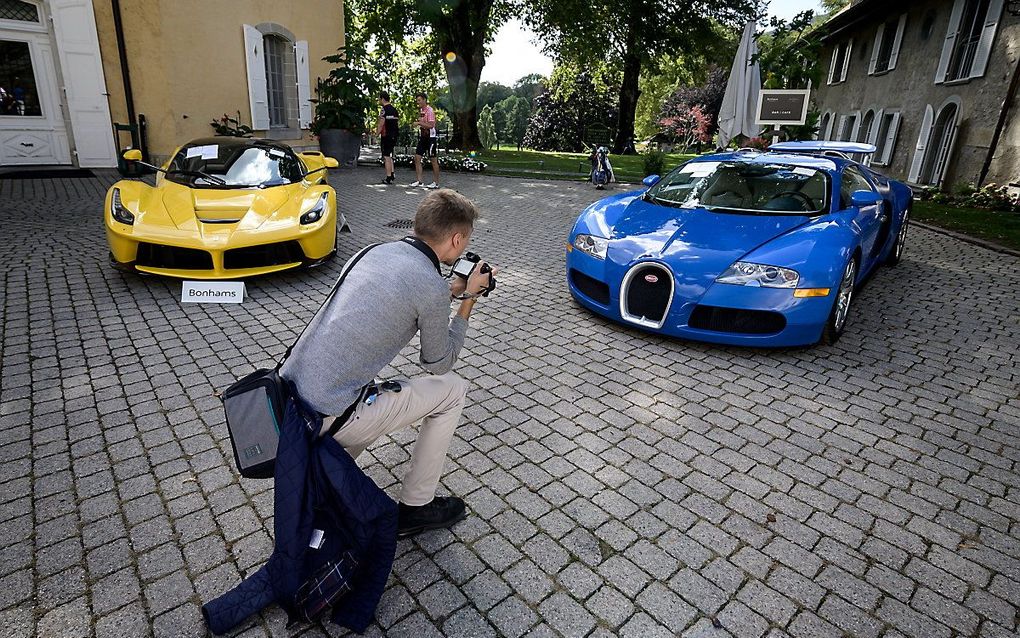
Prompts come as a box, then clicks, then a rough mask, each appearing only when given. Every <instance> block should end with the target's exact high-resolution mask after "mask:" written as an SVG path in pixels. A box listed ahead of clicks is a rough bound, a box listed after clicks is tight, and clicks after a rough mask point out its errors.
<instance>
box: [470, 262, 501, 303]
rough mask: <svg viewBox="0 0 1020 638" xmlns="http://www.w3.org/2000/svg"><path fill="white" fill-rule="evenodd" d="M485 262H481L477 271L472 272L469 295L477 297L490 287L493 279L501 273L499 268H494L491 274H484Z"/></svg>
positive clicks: (476, 267) (476, 268)
mask: <svg viewBox="0 0 1020 638" xmlns="http://www.w3.org/2000/svg"><path fill="white" fill-rule="evenodd" d="M487 265H488V264H486V263H485V262H484V261H483V262H480V263H479V264H478V265H477V266H475V269H474V270H473V271H472V272H471V275H469V276H468V279H467V292H468V294H472V295H477V294H480V293H482V292H483V291H484V290H485V289H486V288H488V287H489V283H490V282H491V281H492V278H493V277H495V276H496V273H498V272H499V268H492V270H490V271H489V272H482V270H483V269H484V267H485V266H487Z"/></svg>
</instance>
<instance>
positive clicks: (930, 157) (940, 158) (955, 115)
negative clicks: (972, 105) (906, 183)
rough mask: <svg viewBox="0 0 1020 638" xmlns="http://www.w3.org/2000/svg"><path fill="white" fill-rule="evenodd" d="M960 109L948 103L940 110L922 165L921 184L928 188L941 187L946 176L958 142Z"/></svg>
mask: <svg viewBox="0 0 1020 638" xmlns="http://www.w3.org/2000/svg"><path fill="white" fill-rule="evenodd" d="M959 114H960V107H959V106H958V105H957V104H956V103H955V102H948V103H947V104H945V105H943V107H942V108H941V109H939V112H938V115H937V116H936V117H935V124H934V125H932V128H931V136H930V137H929V142H928V148H927V151H926V152H925V154H924V163H923V164H921V175H920V178H919V180H918V181H919V182H920V183H921V184H925V185H928V186H939V185H941V184H942V180H943V179H944V178H945V175H946V167H947V166H948V164H949V157H950V154H951V153H952V152H953V142H955V141H956V126H957V123H958V120H959Z"/></svg>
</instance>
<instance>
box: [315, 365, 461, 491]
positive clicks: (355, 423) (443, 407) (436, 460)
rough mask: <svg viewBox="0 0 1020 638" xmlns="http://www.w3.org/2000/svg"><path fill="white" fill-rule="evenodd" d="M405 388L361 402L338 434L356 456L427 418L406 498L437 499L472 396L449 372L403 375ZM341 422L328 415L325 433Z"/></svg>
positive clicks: (404, 488) (405, 488) (409, 472)
mask: <svg viewBox="0 0 1020 638" xmlns="http://www.w3.org/2000/svg"><path fill="white" fill-rule="evenodd" d="M399 381H400V385H401V390H400V392H392V391H390V392H382V393H380V394H379V395H378V396H377V397H376V398H375V402H373V403H372V405H367V404H366V403H365V402H364V401H362V402H360V403H358V405H357V407H356V408H355V409H354V414H353V415H351V417H350V419H348V421H347V423H345V424H344V425H343V426H341V428H340V430H339V431H337V433H336V434H335V435H334V437H333V438H334V439H336V441H337V443H339V444H340V445H341V446H343V448H344V449H345V450H347V452H348V453H349V454H350V455H351V456H352V457H354V458H358V456H359V455H360V454H361V453H362V452H364V451H365V448H367V447H368V446H369V445H371V444H372V443H374V442H375V441H376V440H377V439H378V438H379V437H381V436H384V435H386V434H390V433H391V432H396V431H397V430H402V429H404V428H406V427H410V426H412V425H414V424H415V423H418V422H419V421H420V422H421V427H420V428H419V432H418V439H417V440H416V441H415V442H414V451H413V452H412V453H411V467H410V468H409V469H408V470H407V472H406V473H405V474H404V480H403V483H402V484H401V488H400V502H401V503H404V504H405V505H425V504H427V503H429V502H431V501H432V499H433V498H434V497H435V495H436V487H437V486H438V485H439V477H440V475H441V474H442V473H443V463H444V462H445V461H446V450H447V448H449V447H450V439H452V438H453V431H454V430H455V429H456V428H457V423H458V422H459V421H460V413H461V411H462V410H463V409H464V397H465V395H466V394H467V388H468V384H467V381H465V380H464V379H462V378H461V377H459V376H458V375H456V374H454V373H452V372H448V373H446V374H444V375H442V376H432V377H421V378H418V379H399ZM335 420H336V417H334V416H329V417H326V418H324V419H323V422H322V431H323V432H325V431H326V430H328V429H329V426H330V425H331V424H332V423H333V421H335Z"/></svg>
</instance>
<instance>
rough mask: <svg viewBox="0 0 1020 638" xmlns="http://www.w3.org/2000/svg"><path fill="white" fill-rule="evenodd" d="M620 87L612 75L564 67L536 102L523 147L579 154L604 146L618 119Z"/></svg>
mask: <svg viewBox="0 0 1020 638" xmlns="http://www.w3.org/2000/svg"><path fill="white" fill-rule="evenodd" d="M618 90H619V85H617V84H616V83H615V78H614V77H613V76H612V74H603V73H598V72H593V71H592V70H591V69H588V68H584V69H582V68H580V67H577V66H574V65H569V64H564V65H560V66H557V67H556V69H555V70H553V73H552V76H551V77H550V78H549V81H548V85H547V87H546V91H545V92H544V93H542V94H541V95H539V96H538V97H536V98H535V99H534V101H533V108H532V112H531V118H530V120H529V121H528V127H527V130H526V132H525V135H524V146H526V147H528V148H533V149H536V150H540V151H572V152H576V151H580V150H582V149H583V148H584V144H585V143H587V144H589V145H594V144H604V143H605V142H606V139H605V136H606V135H611V133H612V128H613V126H614V125H615V123H616V120H617V113H616V96H617V91H618Z"/></svg>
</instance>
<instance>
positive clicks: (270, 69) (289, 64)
mask: <svg viewBox="0 0 1020 638" xmlns="http://www.w3.org/2000/svg"><path fill="white" fill-rule="evenodd" d="M262 41H263V42H264V43H265V50H266V55H265V63H266V64H265V67H266V97H267V98H268V102H269V125H270V126H273V127H284V126H287V121H288V119H289V118H288V109H287V106H288V104H287V103H288V102H289V101H290V100H289V99H288V98H289V97H291V96H289V95H288V93H289V92H290V91H288V90H287V89H288V88H289V89H293V88H294V81H293V79H291V81H290V82H289V83H288V82H287V76H290V77H291V78H293V77H294V71H293V66H294V59H293V57H294V56H293V51H294V45H293V44H291V43H290V42H288V41H287V40H284V39H283V38H282V37H280V36H278V35H275V34H272V35H267V36H265V37H264V38H263V39H262ZM288 49H290V51H289V53H290V56H288V55H287V54H288ZM288 72H289V73H288ZM294 101H295V102H297V99H296V96H295V100H294Z"/></svg>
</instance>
